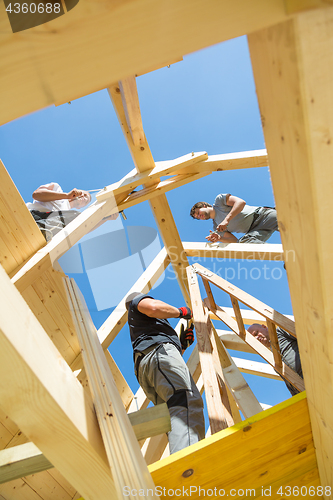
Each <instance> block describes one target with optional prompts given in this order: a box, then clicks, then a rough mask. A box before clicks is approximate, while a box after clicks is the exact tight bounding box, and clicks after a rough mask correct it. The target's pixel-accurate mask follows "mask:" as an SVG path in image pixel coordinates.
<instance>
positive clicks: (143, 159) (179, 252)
mask: <svg viewBox="0 0 333 500" xmlns="http://www.w3.org/2000/svg"><path fill="white" fill-rule="evenodd" d="M108 91H109V95H110V97H111V99H112V103H113V106H114V108H115V111H116V113H117V116H118V120H119V123H120V125H121V128H122V130H123V133H124V136H125V139H126V141H127V145H128V147H129V150H130V153H131V155H132V158H133V161H134V165H135V167H136V169H137V171H138V172H139V173H142V172H145V171H147V170H151V169H153V168H155V162H154V159H153V156H152V154H151V152H150V149H149V145H148V143H147V141H144V142H142V143H141V144H140V145H135V144H134V143H133V141H132V139H131V134H130V131H129V127H128V124H127V121H126V113H125V110H124V100H125V101H126V96H124V95H122V94H121V89H120V86H119V85H118V84H115V85H112V86H111V87H109V89H108ZM133 96H134V94H133V93H132V98H133ZM134 99H137V95H135V96H134ZM131 107H132V108H134V109H136V112H137V113H140V107H139V103H138V101H137V102H133V103H132V104H131ZM140 119H141V118H140ZM138 120H139V117H138V118H137V121H138ZM201 175H204V174H196V175H195V176H194V177H197V178H199V177H200V176H201ZM186 182H188V179H187V178H186V177H185V178H183V183H186ZM179 185H180V184H179ZM145 187H146V188H147V189H149V188H151V182H147V183H145ZM154 192H155V193H156V191H154ZM161 193H162V191H161ZM150 207H151V210H152V212H153V215H154V218H155V221H156V224H157V226H158V228H159V230H160V233H161V237H162V240H163V243H164V246H165V248H166V251H167V253H168V255H169V256H170V258H171V257H172V259H171V264H172V267H173V270H174V273H175V276H176V277H177V281H178V284H179V286H180V289H181V292H182V294H183V296H184V299H185V302H186V303H188V304H189V300H190V299H189V294H188V284H187V278H186V267H187V265H188V261H187V258H186V256H185V254H184V249H183V246H182V242H181V240H180V237H179V234H178V230H177V227H176V224H175V222H174V220H173V216H172V213H171V210H170V207H169V204H168V201H167V198H166V196H165V195H164V194H160V196H156V197H154V200H153V201H151V202H150Z"/></svg>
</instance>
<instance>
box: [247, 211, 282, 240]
mask: <svg viewBox="0 0 333 500" xmlns="http://www.w3.org/2000/svg"><path fill="white" fill-rule="evenodd" d="M278 230H279V228H278V223H277V215H276V210H275V208H263V207H260V209H259V210H258V212H257V213H256V214H255V215H254V220H253V222H252V225H251V227H250V229H249V230H248V232H247V233H246V234H245V235H244V236H242V237H241V238H240V239H239V243H265V241H267V240H268V238H270V237H271V236H272V234H273V233H274V231H278Z"/></svg>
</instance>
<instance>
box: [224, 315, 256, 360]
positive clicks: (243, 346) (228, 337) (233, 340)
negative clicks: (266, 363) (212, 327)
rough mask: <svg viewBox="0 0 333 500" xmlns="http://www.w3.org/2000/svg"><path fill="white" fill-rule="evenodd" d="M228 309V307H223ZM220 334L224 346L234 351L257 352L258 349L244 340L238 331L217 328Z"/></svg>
mask: <svg viewBox="0 0 333 500" xmlns="http://www.w3.org/2000/svg"><path fill="white" fill-rule="evenodd" d="M223 309H224V310H226V308H223ZM216 331H217V334H218V336H219V337H220V340H221V342H222V344H223V345H224V347H226V348H227V349H231V350H233V351H242V352H251V353H252V354H256V351H254V350H253V349H252V347H250V346H249V345H248V344H247V343H246V342H245V341H244V340H242V339H241V338H240V337H239V336H238V335H236V333H233V332H230V331H227V330H216Z"/></svg>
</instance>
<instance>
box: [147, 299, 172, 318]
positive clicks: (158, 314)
mask: <svg viewBox="0 0 333 500" xmlns="http://www.w3.org/2000/svg"><path fill="white" fill-rule="evenodd" d="M138 311H140V312H141V313H142V314H145V315H146V316H149V317H150V318H158V319H167V318H179V309H178V308H177V307H173V306H171V305H169V304H167V303H166V302H162V301H161V300H155V299H150V298H149V297H147V298H145V299H142V300H140V302H139V304H138Z"/></svg>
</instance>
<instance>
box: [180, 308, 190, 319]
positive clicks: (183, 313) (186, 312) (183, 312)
mask: <svg viewBox="0 0 333 500" xmlns="http://www.w3.org/2000/svg"><path fill="white" fill-rule="evenodd" d="M178 311H179V316H178V318H184V319H191V318H192V311H191V309H190V308H189V307H179V309H178Z"/></svg>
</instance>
